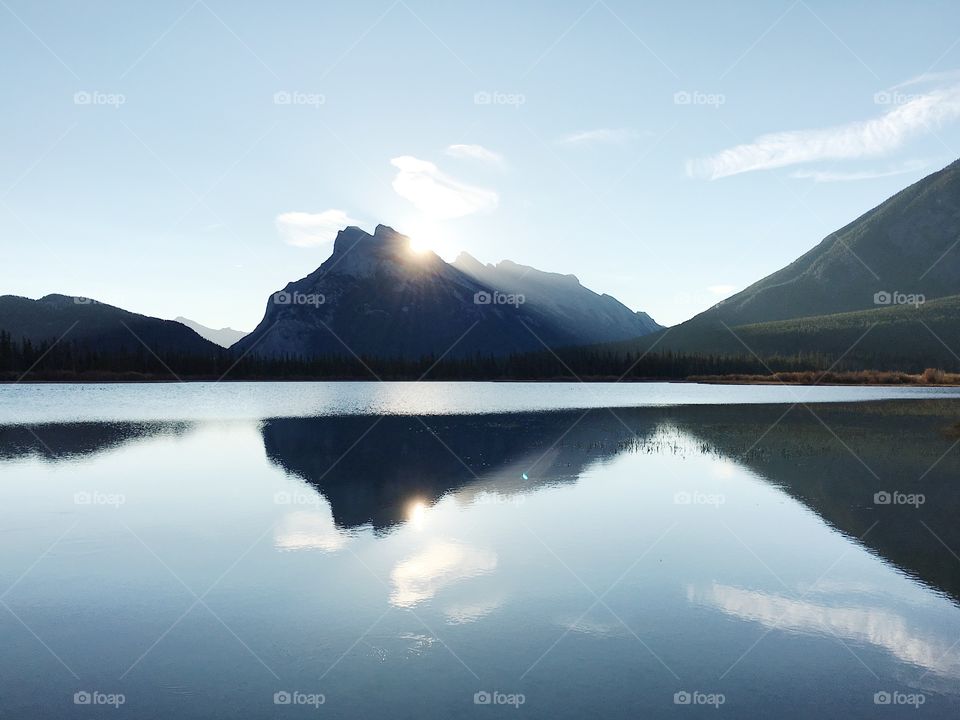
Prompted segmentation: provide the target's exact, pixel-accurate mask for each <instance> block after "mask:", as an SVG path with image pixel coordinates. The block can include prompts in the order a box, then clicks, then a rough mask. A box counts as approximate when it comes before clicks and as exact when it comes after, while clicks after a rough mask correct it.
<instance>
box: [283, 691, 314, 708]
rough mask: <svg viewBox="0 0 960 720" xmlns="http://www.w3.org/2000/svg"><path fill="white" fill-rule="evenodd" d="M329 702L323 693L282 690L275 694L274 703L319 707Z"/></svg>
mask: <svg viewBox="0 0 960 720" xmlns="http://www.w3.org/2000/svg"><path fill="white" fill-rule="evenodd" d="M326 702H327V696H326V695H324V694H323V693H305V692H301V691H299V690H280V691H279V692H275V693H274V694H273V704H274V705H308V706H310V707H314V708H319V707H320V706H321V705H323V704H324V703H326Z"/></svg>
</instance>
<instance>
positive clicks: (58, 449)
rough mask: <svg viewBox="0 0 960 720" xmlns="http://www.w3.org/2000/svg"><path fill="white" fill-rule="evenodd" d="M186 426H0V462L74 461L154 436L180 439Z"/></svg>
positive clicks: (98, 424)
mask: <svg viewBox="0 0 960 720" xmlns="http://www.w3.org/2000/svg"><path fill="white" fill-rule="evenodd" d="M192 427H193V423H189V422H139V423H132V422H78V423H40V424H34V425H0V460H15V459H19V458H24V457H37V458H41V459H43V460H47V461H49V462H59V461H64V460H75V459H77V458H80V457H84V456H90V455H96V454H98V453H102V452H106V451H109V450H113V449H115V448H119V447H121V446H123V445H126V444H128V443H132V442H136V441H139V440H145V439H147V438H151V437H157V436H163V435H168V436H179V435H183V434H184V433H186V432H187V431H189V430H190V429H191V428H192Z"/></svg>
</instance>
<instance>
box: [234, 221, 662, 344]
mask: <svg viewBox="0 0 960 720" xmlns="http://www.w3.org/2000/svg"><path fill="white" fill-rule="evenodd" d="M504 265H505V264H504V263H501V266H504ZM501 266H497V267H496V268H489V267H487V266H483V265H481V264H480V263H479V262H477V261H476V260H473V258H468V257H464V258H461V260H460V261H459V264H457V263H454V264H450V263H446V262H444V261H443V260H442V259H441V258H440V257H438V256H437V255H436V254H435V253H432V252H425V253H420V254H418V253H415V252H413V251H412V250H411V249H410V239H409V238H408V237H406V236H404V235H401V234H400V233H398V232H396V231H395V230H393V229H392V228H389V227H386V226H384V225H378V226H377V228H376V230H375V231H374V233H373V234H372V235H371V234H369V233H366V232H364V231H363V230H361V229H360V228H358V227H348V228H346V229H345V230H341V231H340V232H339V233H338V234H337V238H336V241H335V242H334V247H333V253H332V254H331V255H330V257H329V258H328V259H327V260H326V261H325V262H324V263H323V264H322V265H321V266H320V267H319V268H317V270H315V271H314V272H312V273H311V274H310V275H307V276H306V277H305V278H303V279H301V280H298V281H296V282H292V283H289V284H287V286H286V287H284V289H283V290H282V291H280V292H277V293H274V294H273V295H272V296H271V297H270V299H269V300H268V302H267V307H266V311H265V313H264V317H263V320H262V321H261V322H260V324H259V325H258V326H257V328H256V329H255V330H254V331H253V332H252V333H250V335H248V336H247V337H245V338H243V339H241V340H240V341H239V342H238V343H237V344H236V345H235V346H234V347H233V348H232V349H233V350H234V351H235V352H239V353H245V352H249V351H255V352H256V353H257V354H259V355H263V356H267V357H280V356H302V357H317V356H324V355H327V356H330V355H341V356H349V355H353V354H356V355H360V356H370V357H380V358H404V359H417V358H420V357H427V356H436V357H439V356H441V355H443V354H445V353H446V354H447V356H448V357H466V356H475V355H477V354H480V355H483V356H489V355H497V356H501V355H507V354H510V353H518V352H528V351H541V350H543V349H544V345H546V346H548V347H550V348H555V347H566V346H571V345H584V344H590V343H597V342H603V341H609V340H624V339H627V338H631V337H638V336H640V335H643V334H645V333H647V332H650V330H651V328H655V323H653V322H652V321H651V320H650V319H649V317H647V316H646V315H638V314H636V313H633V312H631V311H630V310H629V309H628V308H626V307H625V306H623V305H621V304H620V303H618V302H617V301H616V300H614V299H613V298H610V297H609V296H603V295H597V294H596V293H593V292H591V291H590V290H587V289H586V288H584V287H582V286H581V285H580V283H579V281H578V280H577V279H576V278H575V277H573V276H569V275H568V276H560V275H552V274H550V273H542V272H540V271H536V270H533V269H532V268H531V269H529V272H528V273H527V274H526V275H524V271H526V270H528V269H526V268H522V266H519V265H513V264H512V263H511V264H510V265H509V266H507V267H504V268H503V269H502V270H501V269H500V267H501ZM464 268H467V269H468V270H469V271H470V272H467V271H465V270H464ZM564 295H567V296H568V298H564V297H563V296H564Z"/></svg>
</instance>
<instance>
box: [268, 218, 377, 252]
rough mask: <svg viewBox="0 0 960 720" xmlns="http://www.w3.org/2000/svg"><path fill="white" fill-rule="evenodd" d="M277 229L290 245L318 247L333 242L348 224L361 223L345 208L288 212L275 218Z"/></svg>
mask: <svg viewBox="0 0 960 720" xmlns="http://www.w3.org/2000/svg"><path fill="white" fill-rule="evenodd" d="M274 224H275V225H276V227H277V231H278V232H279V233H280V236H281V237H282V238H283V240H284V242H286V243H287V244H288V245H295V246H296V247H317V246H318V245H326V244H327V243H331V242H333V241H334V239H335V238H336V237H337V232H338V231H340V230H343V228H345V227H346V226H347V225H359V224H360V223H359V221H357V220H353V219H352V218H350V217H349V216H348V215H347V214H346V213H345V212H344V211H343V210H324V211H323V212H320V213H306V212H286V213H280V214H279V215H277V217H276V219H275V220H274Z"/></svg>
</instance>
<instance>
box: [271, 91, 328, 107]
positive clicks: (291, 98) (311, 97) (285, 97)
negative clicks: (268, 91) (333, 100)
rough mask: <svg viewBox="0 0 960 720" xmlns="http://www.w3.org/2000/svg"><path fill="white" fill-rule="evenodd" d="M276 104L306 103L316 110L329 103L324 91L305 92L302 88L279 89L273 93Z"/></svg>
mask: <svg viewBox="0 0 960 720" xmlns="http://www.w3.org/2000/svg"><path fill="white" fill-rule="evenodd" d="M273 104H274V105H305V106H307V107H312V108H314V109H316V110H319V109H320V106H321V105H326V104H327V96H326V95H324V94H323V93H314V92H303V91H302V90H278V91H277V92H275V93H274V94H273Z"/></svg>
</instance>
